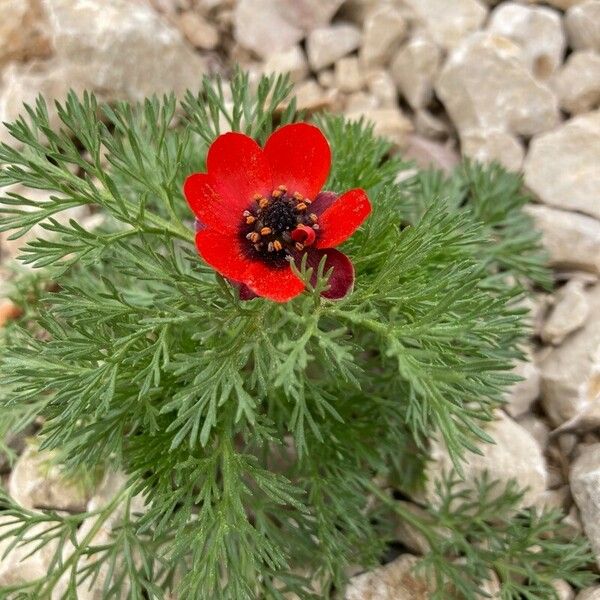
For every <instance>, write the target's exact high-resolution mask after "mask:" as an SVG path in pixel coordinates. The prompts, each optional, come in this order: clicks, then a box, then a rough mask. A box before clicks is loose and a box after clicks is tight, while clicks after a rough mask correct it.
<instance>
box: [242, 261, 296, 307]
mask: <svg viewBox="0 0 600 600" xmlns="http://www.w3.org/2000/svg"><path fill="white" fill-rule="evenodd" d="M245 283H246V285H247V286H248V287H249V288H250V289H251V290H252V291H253V292H254V293H255V294H256V295H257V296H262V297H263V298H268V299H269V300H275V302H288V301H289V300H291V299H292V298H295V297H296V296H298V295H299V294H301V293H302V292H303V291H304V289H305V286H304V282H303V281H302V280H301V279H299V278H298V277H296V275H294V272H293V271H292V269H291V268H290V267H289V266H287V265H286V266H284V267H278V268H273V267H269V266H268V265H266V264H265V263H263V262H260V261H257V262H254V263H253V264H252V272H251V275H250V277H249V278H248V279H246V280H245Z"/></svg>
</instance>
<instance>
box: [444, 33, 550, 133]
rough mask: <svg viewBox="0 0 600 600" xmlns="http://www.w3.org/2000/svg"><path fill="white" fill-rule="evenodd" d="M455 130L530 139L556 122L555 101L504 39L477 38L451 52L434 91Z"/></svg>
mask: <svg viewBox="0 0 600 600" xmlns="http://www.w3.org/2000/svg"><path fill="white" fill-rule="evenodd" d="M435 89H436V92H437V94H438V96H439V98H440V99H441V101H442V102H443V103H444V105H445V107H446V110H447V111H448V113H449V114H450V117H451V119H452V121H453V122H454V124H455V125H456V127H457V128H458V130H459V131H460V132H461V133H462V132H463V131H467V130H469V129H490V128H496V129H502V130H505V131H507V132H509V133H513V134H521V135H532V134H535V133H539V132H542V131H546V130H547V129H550V128H552V127H553V126H554V125H556V123H557V122H558V106H557V101H556V98H555V97H554V95H553V94H552V92H551V91H550V90H549V89H548V88H547V87H546V86H545V85H543V84H542V83H540V82H538V81H537V80H536V79H535V78H534V77H533V75H532V74H531V73H530V71H529V69H528V68H527V66H526V65H525V63H524V62H523V61H522V59H521V50H520V49H519V47H518V46H517V45H516V44H514V43H513V42H511V41H510V40H508V39H507V38H504V37H500V36H495V35H493V34H490V33H476V34H473V35H472V36H470V37H469V38H468V39H467V40H465V42H464V43H463V44H461V45H460V46H459V47H458V48H456V49H455V50H454V52H452V54H451V55H450V57H449V58H448V60H447V61H446V64H445V66H444V68H443V69H442V71H441V73H440V76H439V78H438V80H437V83H436V86H435Z"/></svg>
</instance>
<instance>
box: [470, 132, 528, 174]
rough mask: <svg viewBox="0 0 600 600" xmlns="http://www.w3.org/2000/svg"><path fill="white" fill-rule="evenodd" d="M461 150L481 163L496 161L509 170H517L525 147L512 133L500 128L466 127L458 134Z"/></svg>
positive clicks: (521, 163) (521, 161) (520, 164)
mask: <svg viewBox="0 0 600 600" xmlns="http://www.w3.org/2000/svg"><path fill="white" fill-rule="evenodd" d="M460 144H461V150H462V153H463V155H464V156H468V157H470V158H472V159H474V160H477V161H479V162H481V163H491V162H498V163H500V164H501V165H502V166H504V167H505V168H506V169H508V170H509V171H519V170H520V169H521V166H522V165H523V159H524V158H525V148H524V147H523V144H522V143H521V142H520V141H519V139H518V138H516V137H515V136H514V135H512V134H510V133H507V132H506V131H502V130H501V129H468V130H466V131H464V132H461V135H460Z"/></svg>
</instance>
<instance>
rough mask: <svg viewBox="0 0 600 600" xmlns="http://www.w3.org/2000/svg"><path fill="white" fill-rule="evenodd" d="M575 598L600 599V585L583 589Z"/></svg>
mask: <svg viewBox="0 0 600 600" xmlns="http://www.w3.org/2000/svg"><path fill="white" fill-rule="evenodd" d="M575 600H600V585H597V586H595V587H591V588H586V589H585V590H581V592H579V594H577V596H576V598H575Z"/></svg>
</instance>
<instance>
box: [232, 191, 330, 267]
mask: <svg viewBox="0 0 600 600" xmlns="http://www.w3.org/2000/svg"><path fill="white" fill-rule="evenodd" d="M310 205H311V200H310V199H308V198H304V197H303V196H302V194H299V193H298V192H294V193H293V194H291V193H289V192H288V191H287V188H286V187H285V186H284V185H280V186H279V187H278V188H276V189H274V190H273V191H272V192H271V194H270V195H269V196H260V195H256V196H255V197H254V204H253V205H252V206H251V207H250V208H248V210H245V211H244V212H243V214H242V224H241V229H240V233H241V235H242V236H243V238H244V241H245V242H246V247H247V249H248V253H249V254H250V256H252V257H253V258H258V259H261V260H263V261H265V262H268V263H269V264H271V265H273V266H285V265H286V264H287V261H288V260H290V258H291V257H292V256H293V255H294V254H296V253H298V252H302V250H304V248H305V247H306V246H310V245H311V244H313V243H314V241H315V237H316V232H317V230H318V229H319V223H318V221H319V218H318V217H317V215H316V214H315V213H313V212H311V211H310Z"/></svg>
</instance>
